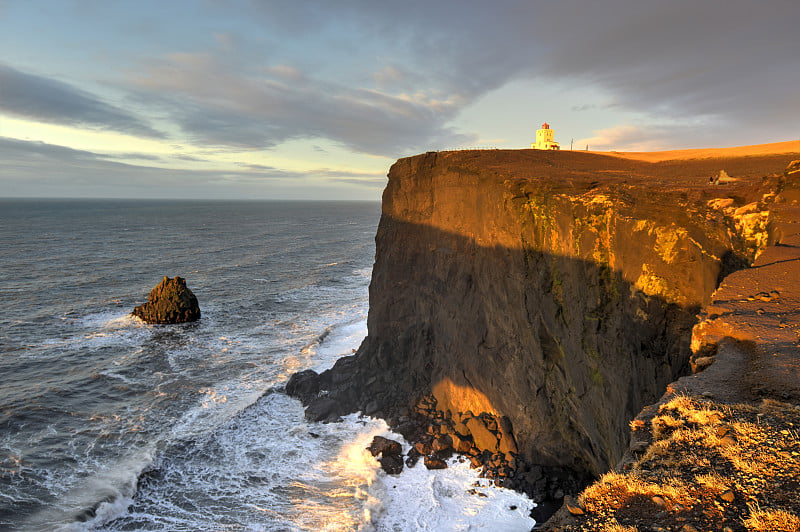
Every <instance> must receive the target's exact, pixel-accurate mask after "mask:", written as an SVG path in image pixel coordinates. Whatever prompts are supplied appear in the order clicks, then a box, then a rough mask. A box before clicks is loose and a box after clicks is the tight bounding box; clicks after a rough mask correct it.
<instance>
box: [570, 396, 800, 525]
mask: <svg viewBox="0 0 800 532" xmlns="http://www.w3.org/2000/svg"><path fill="white" fill-rule="evenodd" d="M632 426H633V425H632ZM636 428H640V429H641V426H640V425H638V426H637V427H636ZM798 430H800V409H798V408H797V407H795V406H793V405H789V404H784V403H778V402H774V401H765V402H763V403H762V404H761V405H759V406H748V405H722V404H717V403H713V402H710V401H706V400H702V399H699V398H695V397H689V396H678V397H675V398H673V399H672V400H670V401H669V402H667V403H665V404H663V405H662V406H661V407H660V408H659V411H658V413H657V414H656V415H655V416H654V417H653V418H652V420H651V421H650V433H651V435H652V437H653V441H652V443H651V444H650V445H649V447H648V448H647V449H646V450H645V452H644V453H643V454H642V455H641V456H639V458H638V460H637V461H635V462H633V465H632V467H631V468H630V469H628V470H625V471H620V472H610V473H607V474H606V475H603V477H601V478H600V479H599V480H598V481H597V482H596V483H594V484H593V485H591V486H589V487H588V488H587V489H586V490H585V491H584V492H583V493H582V494H581V495H580V497H579V498H578V502H579V504H580V506H581V507H582V508H583V510H584V512H585V513H584V514H583V515H580V516H576V517H575V518H574V524H573V525H569V526H567V527H562V528H561V530H584V531H588V530H619V531H622V530H663V531H673V530H674V531H679V530H691V528H684V527H686V526H687V525H690V526H691V527H694V528H695V529H697V530H728V531H733V532H744V531H748V530H752V531H767V530H770V531H773V530H774V531H783V530H791V531H794V532H800V517H799V516H800V494H798V491H800V434H798ZM611 526H617V527H618V528H608V527H611ZM626 527H628V528H626Z"/></svg>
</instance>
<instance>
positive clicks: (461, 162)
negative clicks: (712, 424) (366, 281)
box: [302, 150, 790, 497]
mask: <svg viewBox="0 0 800 532" xmlns="http://www.w3.org/2000/svg"><path fill="white" fill-rule="evenodd" d="M789 160H790V159H789ZM787 162H788V161H787V160H786V157H783V158H778V157H772V156H769V157H764V158H762V159H758V158H753V157H750V158H741V159H726V160H725V161H724V168H726V169H727V170H728V171H729V172H730V173H731V175H735V176H736V178H737V179H736V181H735V182H732V183H727V184H724V185H713V184H709V182H708V177H707V176H708V175H709V174H710V173H712V171H718V170H719V167H720V161H719V160H712V161H705V160H694V161H679V162H675V163H674V164H673V163H672V162H670V161H666V162H662V163H658V164H653V163H645V162H642V161H633V160H625V159H621V158H616V157H611V156H603V155H598V154H590V153H580V152H562V153H558V152H553V153H545V152H530V151H501V150H492V151H484V152H443V153H428V154H425V155H420V156H416V157H411V158H407V159H401V160H400V161H398V162H397V163H396V164H395V165H394V166H393V167H392V169H391V171H390V173H389V183H388V185H387V188H386V190H385V192H384V197H383V215H382V218H381V223H380V226H379V228H378V234H377V237H376V243H377V252H376V255H377V256H376V263H375V267H374V269H373V276H372V283H371V285H370V312H369V318H368V331H369V333H368V336H367V338H366V339H365V341H364V343H363V344H362V346H361V348H360V349H359V351H358V353H357V354H356V355H354V356H352V357H345V358H343V359H340V360H339V361H338V362H337V363H336V365H335V366H334V368H332V369H331V370H329V371H326V372H324V373H322V374H321V375H307V376H306V377H307V378H309V379H310V380H309V381H308V385H307V386H302V388H304V389H307V391H308V392H309V393H306V394H304V395H305V397H304V402H305V403H306V404H310V405H311V408H310V409H309V410H310V411H312V412H313V411H314V405H315V404H316V403H318V402H322V401H324V402H325V404H326V408H333V409H334V410H333V411H331V412H325V414H326V416H330V415H331V413H332V412H336V413H346V412H350V411H357V410H362V411H363V412H364V413H366V414H369V415H379V416H383V417H385V418H387V420H388V421H389V422H390V424H391V425H392V426H395V427H397V428H398V430H400V431H401V432H403V433H404V435H406V437H407V438H408V435H407V433H408V432H413V430H414V424H413V423H412V422H410V421H409V420H408V419H407V417H408V416H406V415H404V414H403V411H404V410H405V411H409V410H410V409H413V408H414V405H416V404H417V402H418V401H419V400H420V398H422V397H426V396H427V397H432V400H431V404H432V405H433V406H432V407H431V409H430V410H431V412H435V414H431V413H430V412H429V413H428V415H429V416H430V415H432V416H433V417H435V418H438V419H441V420H445V421H446V424H448V425H449V424H452V426H453V427H454V429H453V434H454V435H456V436H457V437H459V438H461V437H462V436H464V437H468V438H469V439H470V440H471V441H472V442H474V444H475V447H474V448H475V449H479V450H481V449H482V450H483V451H485V452H486V453H489V456H504V457H506V460H509V457H510V458H511V460H509V463H511V462H514V463H515V467H516V470H517V473H516V474H514V478H515V479H519V478H520V476H525V480H524V481H525V483H526V485H533V484H532V483H541V482H544V481H543V480H542V479H544V478H545V477H547V475H544V476H542V475H540V474H539V470H538V469H535V468H534V467H533V466H532V465H531V464H539V465H541V466H545V467H551V468H567V469H569V470H572V471H576V472H581V473H585V474H590V475H598V474H600V473H602V472H604V471H605V470H607V469H608V468H609V467H610V466H611V465H613V464H614V463H616V462H617V461H618V460H619V458H620V456H621V455H622V453H623V452H624V449H625V448H626V447H627V443H628V422H629V421H630V420H631V419H632V418H633V417H634V416H635V415H636V413H637V412H639V410H640V409H641V408H642V407H643V406H644V405H645V404H648V403H651V402H653V401H654V400H655V399H656V398H657V397H659V396H660V395H661V393H662V392H663V390H664V388H665V386H666V385H667V383H669V382H671V381H673V380H675V379H676V378H677V377H678V376H680V375H682V374H685V373H686V372H687V371H688V362H689V353H690V351H689V340H690V333H691V328H692V326H693V324H694V322H695V316H696V314H697V312H698V310H699V309H700V307H701V306H702V305H703V304H705V303H707V302H708V301H709V300H710V296H711V294H712V292H713V291H714V289H715V288H716V287H717V285H718V283H719V280H720V279H721V278H723V277H724V276H725V275H727V273H729V272H730V271H733V270H735V269H737V268H741V267H743V266H745V265H746V264H748V263H749V262H750V261H752V259H753V257H754V256H755V255H756V254H757V253H758V251H759V249H760V248H761V247H762V246H764V245H765V244H766V241H767V235H766V231H767V227H766V226H767V224H766V223H765V220H764V216H763V214H762V213H765V212H766V211H768V210H769V203H770V201H772V199H773V198H775V193H776V187H778V186H779V179H778V177H779V176H778V175H777V174H776V175H775V176H774V178H766V179H762V177H763V176H765V175H767V174H769V173H770V172H771V171H773V172H778V171H782V170H783V168H785V167H786V164H787ZM315 393H316V394H317V397H316V398H315V397H314V394H315ZM478 419H480V420H482V423H480V424H479V423H478V421H477V420H478ZM471 420H472V421H471ZM492 420H494V425H492V424H491V423H490V421H492ZM470 425H471V426H470ZM512 427H513V434H512ZM451 438H452V437H451ZM409 440H410V441H418V438H414V437H413V435H412V437H411V438H409ZM480 446H483V447H480ZM501 446H502V449H501ZM493 453H494V454H493ZM423 454H424V453H423ZM506 455H507V456H506ZM475 459H476V461H478V459H477V457H475ZM492 460H494V458H493V459H492ZM519 464H523V465H522V466H520V465H519ZM497 467H498V468H502V467H505V466H504V465H503V464H501V465H500V466H497ZM553 471H556V470H553ZM558 471H560V470H558ZM523 473H524V475H523ZM556 473H558V472H557V471H556V472H555V473H553V474H552V475H550V476H551V477H552V476H555V475H556ZM558 474H561V473H558ZM509 475H511V473H509ZM527 477H530V478H529V479H528V478H527ZM548 478H549V477H548ZM520 482H522V480H520ZM548 482H549V481H548ZM540 488H541V487H539V488H537V489H540ZM553 492H554V493H556V492H557V490H556V489H554V490H553ZM561 495H562V496H563V493H562V494H561ZM554 497H557V496H555V495H554Z"/></svg>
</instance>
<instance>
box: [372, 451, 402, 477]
mask: <svg viewBox="0 0 800 532" xmlns="http://www.w3.org/2000/svg"><path fill="white" fill-rule="evenodd" d="M378 462H380V464H381V469H383V470H384V471H386V473H387V474H389V475H399V474H400V473H402V472H403V457H402V456H400V455H399V454H384V455H382V456H381V457H380V458H378Z"/></svg>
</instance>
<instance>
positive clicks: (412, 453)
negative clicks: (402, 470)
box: [406, 447, 422, 467]
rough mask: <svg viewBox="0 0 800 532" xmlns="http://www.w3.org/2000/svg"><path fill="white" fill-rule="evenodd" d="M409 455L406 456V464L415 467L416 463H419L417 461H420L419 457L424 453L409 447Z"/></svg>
mask: <svg viewBox="0 0 800 532" xmlns="http://www.w3.org/2000/svg"><path fill="white" fill-rule="evenodd" d="M407 456H408V457H407V458H406V465H407V466H408V467H414V466H415V465H417V462H419V458H420V456H422V455H421V454H419V451H417V450H416V449H415V448H413V447H412V448H411V449H409V451H408V455H407Z"/></svg>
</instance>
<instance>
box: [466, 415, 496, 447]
mask: <svg viewBox="0 0 800 532" xmlns="http://www.w3.org/2000/svg"><path fill="white" fill-rule="evenodd" d="M466 425H467V428H468V429H469V432H470V434H472V439H473V441H474V442H475V447H477V448H478V449H486V450H489V451H496V450H497V436H496V435H495V434H494V432H492V431H490V430H489V429H488V428H486V425H485V424H484V422H483V420H482V419H481V418H479V417H473V418H470V419H468V420H467V422H466Z"/></svg>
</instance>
